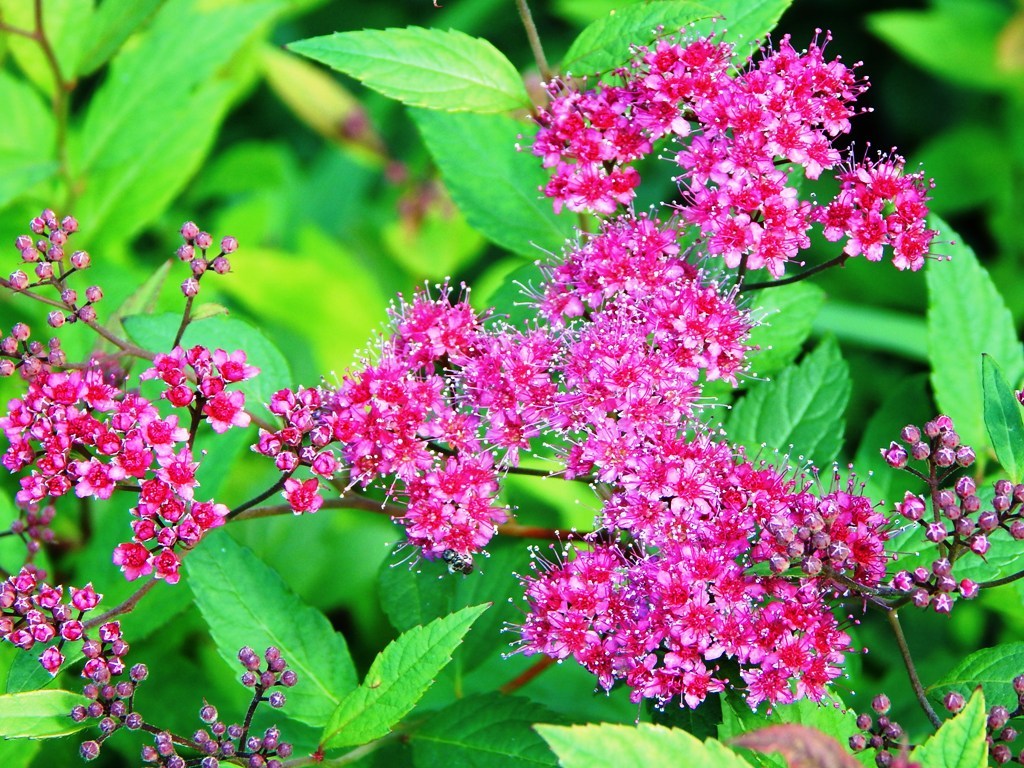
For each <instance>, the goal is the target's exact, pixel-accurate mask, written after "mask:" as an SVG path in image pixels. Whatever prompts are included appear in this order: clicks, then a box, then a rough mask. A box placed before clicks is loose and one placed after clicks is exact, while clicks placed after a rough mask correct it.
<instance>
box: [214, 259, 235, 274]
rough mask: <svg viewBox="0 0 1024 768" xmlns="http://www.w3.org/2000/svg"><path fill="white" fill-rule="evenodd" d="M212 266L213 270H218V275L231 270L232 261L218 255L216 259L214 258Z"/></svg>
mask: <svg viewBox="0 0 1024 768" xmlns="http://www.w3.org/2000/svg"><path fill="white" fill-rule="evenodd" d="M210 266H211V267H212V268H213V271H214V272H216V273H217V274H218V275H226V274H227V273H228V272H230V271H231V262H230V261H228V260H227V259H226V258H225V257H223V256H218V257H217V258H216V259H214V260H213V263H211V264H210Z"/></svg>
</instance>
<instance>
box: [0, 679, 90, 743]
mask: <svg viewBox="0 0 1024 768" xmlns="http://www.w3.org/2000/svg"><path fill="white" fill-rule="evenodd" d="M88 703H89V700H88V699H87V698H85V696H82V695H80V694H77V693H72V692H71V691H30V692H28V693H7V694H4V695H3V696H0V737H2V738H5V739H25V738H28V739H52V738H54V737H56V736H67V735H68V734H69V733H75V732H76V731H80V730H82V729H83V728H85V727H86V726H88V725H89V722H88V721H83V722H80V723H76V722H75V721H74V720H72V719H71V715H70V712H71V708H72V707H74V706H78V705H79V704H81V705H83V706H84V705H86V704H88Z"/></svg>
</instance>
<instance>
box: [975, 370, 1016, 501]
mask: <svg viewBox="0 0 1024 768" xmlns="http://www.w3.org/2000/svg"><path fill="white" fill-rule="evenodd" d="M981 376H982V393H983V396H984V402H985V430H986V431H987V432H988V437H989V440H991V442H992V447H993V448H994V449H995V451H996V458H997V459H999V463H1000V464H1001V465H1002V467H1003V469H1005V470H1006V472H1007V475H1008V476H1009V478H1010V480H1012V481H1013V482H1014V483H1018V482H1020V479H1021V473H1022V472H1024V422H1022V421H1021V415H1020V403H1018V402H1017V398H1016V397H1014V395H1013V390H1011V389H1010V386H1009V385H1008V384H1007V383H1006V378H1005V377H1004V376H1003V372H1002V370H1001V369H1000V367H999V364H998V363H997V362H996V361H995V360H993V359H992V358H991V357H990V356H988V355H983V356H982V364H981Z"/></svg>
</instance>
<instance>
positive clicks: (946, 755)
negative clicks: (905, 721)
mask: <svg viewBox="0 0 1024 768" xmlns="http://www.w3.org/2000/svg"><path fill="white" fill-rule="evenodd" d="M985 716H986V711H985V696H984V694H983V693H982V692H981V691H975V693H974V695H973V696H971V698H970V701H968V702H967V706H965V707H964V708H963V711H961V712H960V713H959V714H958V715H956V716H955V717H953V718H951V719H950V720H947V721H946V722H944V723H943V724H942V727H941V728H939V730H938V731H936V732H935V734H934V735H932V736H931V737H929V738H928V740H927V741H925V742H924V744H922V745H921V746H919V747H918V748H917V749H915V750H914V751H913V752H912V753H911V754H910V759H911V761H913V762H917V763H921V765H922V766H923V768H986V766H987V765H988V744H987V743H986V741H985V736H986V733H985Z"/></svg>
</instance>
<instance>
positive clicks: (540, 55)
mask: <svg viewBox="0 0 1024 768" xmlns="http://www.w3.org/2000/svg"><path fill="white" fill-rule="evenodd" d="M516 8H518V9H519V18H520V19H522V22H523V27H524V28H525V29H526V39H527V40H529V41H530V50H531V51H533V59H534V61H536V62H537V69H538V70H539V71H540V76H541V78H542V79H543V80H544V82H545V83H546V82H548V81H549V80H551V69H550V68H549V67H548V60H547V57H545V56H544V48H543V46H541V44H540V35H538V34H537V26H536V25H535V24H534V23H533V14H531V13H530V6H529V4H527V2H526V0H516Z"/></svg>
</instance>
